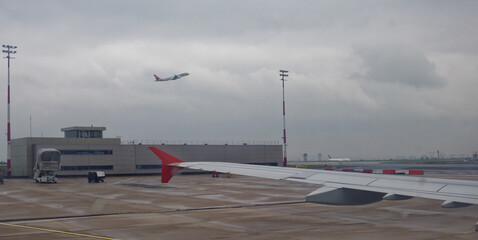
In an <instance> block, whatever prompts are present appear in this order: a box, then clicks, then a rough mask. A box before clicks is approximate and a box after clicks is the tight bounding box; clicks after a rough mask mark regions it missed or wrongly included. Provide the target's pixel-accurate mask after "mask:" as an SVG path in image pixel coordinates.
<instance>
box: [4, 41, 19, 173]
mask: <svg viewBox="0 0 478 240" xmlns="http://www.w3.org/2000/svg"><path fill="white" fill-rule="evenodd" d="M2 47H3V48H6V50H3V51H2V52H3V53H6V54H7V56H6V57H4V58H6V59H8V88H7V89H8V90H7V91H8V94H7V175H8V176H10V174H11V170H10V169H11V145H12V138H11V137H12V133H11V131H10V59H15V58H12V57H11V56H10V54H15V53H17V51H14V50H12V49H16V48H17V46H11V45H2Z"/></svg>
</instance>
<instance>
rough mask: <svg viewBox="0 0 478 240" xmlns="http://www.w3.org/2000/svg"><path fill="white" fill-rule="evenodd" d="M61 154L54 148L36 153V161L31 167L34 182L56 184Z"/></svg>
mask: <svg viewBox="0 0 478 240" xmlns="http://www.w3.org/2000/svg"><path fill="white" fill-rule="evenodd" d="M60 164H61V153H60V151H58V150H56V149H54V148H42V149H40V150H38V152H37V160H36V162H35V166H34V167H33V180H34V181H35V182H44V183H56V182H57V178H56V172H55V171H58V170H60Z"/></svg>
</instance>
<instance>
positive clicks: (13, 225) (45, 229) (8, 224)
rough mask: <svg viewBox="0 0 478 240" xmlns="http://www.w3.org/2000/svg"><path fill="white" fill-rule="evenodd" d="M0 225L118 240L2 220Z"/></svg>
mask: <svg viewBox="0 0 478 240" xmlns="http://www.w3.org/2000/svg"><path fill="white" fill-rule="evenodd" d="M0 225H5V226H10V227H19V228H27V229H34V230H39V231H44V232H54V233H61V234H68V235H75V236H80V237H87V238H96V239H107V240H118V239H117V238H109V237H102V236H95V235H88V234H82V233H74V232H65V231H60V230H54V229H47V228H38V227H29V226H24V225H17V224H10V223H2V222H0Z"/></svg>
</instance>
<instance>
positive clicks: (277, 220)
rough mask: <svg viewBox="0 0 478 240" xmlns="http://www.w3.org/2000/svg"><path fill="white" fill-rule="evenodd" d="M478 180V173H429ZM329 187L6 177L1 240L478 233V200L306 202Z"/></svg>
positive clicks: (1, 190)
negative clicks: (445, 203) (449, 205)
mask: <svg viewBox="0 0 478 240" xmlns="http://www.w3.org/2000/svg"><path fill="white" fill-rule="evenodd" d="M428 176H433V177H440V176H443V177H448V178H450V177H454V178H459V179H473V180H478V172H477V171H474V170H463V171H458V172H457V171H444V170H435V171H430V172H428ZM318 187H319V186H317V185H309V184H303V183H295V182H288V181H276V180H266V179H259V178H252V177H242V176H237V177H235V178H211V176H210V175H178V176H176V177H174V178H173V180H172V181H171V183H169V184H161V183H160V176H127V177H107V179H106V182H105V183H90V184H89V183H88V181H87V179H86V177H84V178H60V179H59V183H58V184H35V183H33V181H32V180H31V179H6V180H5V184H4V185H0V239H1V240H9V239H16V240H18V239H37V240H38V239H367V240H369V239H388V240H390V239H478V232H475V230H474V228H473V227H474V225H475V224H476V222H477V221H478V206H476V205H474V206H470V207H466V208H458V209H444V208H441V207H440V204H441V202H440V201H436V200H429V199H420V198H414V199H410V200H404V201H381V202H378V203H374V204H369V205H364V206H329V205H321V204H314V203H305V202H304V196H305V195H306V194H308V193H309V192H311V191H313V190H315V189H316V188H318Z"/></svg>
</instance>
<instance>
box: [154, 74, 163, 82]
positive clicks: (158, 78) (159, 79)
mask: <svg viewBox="0 0 478 240" xmlns="http://www.w3.org/2000/svg"><path fill="white" fill-rule="evenodd" d="M154 78H156V81H162V80H163V79H161V78H160V77H158V76H156V74H154Z"/></svg>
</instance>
